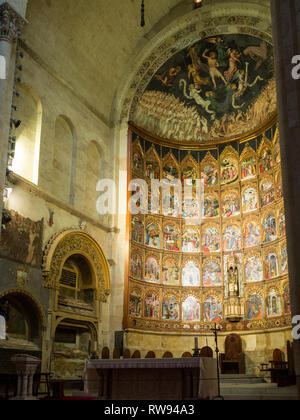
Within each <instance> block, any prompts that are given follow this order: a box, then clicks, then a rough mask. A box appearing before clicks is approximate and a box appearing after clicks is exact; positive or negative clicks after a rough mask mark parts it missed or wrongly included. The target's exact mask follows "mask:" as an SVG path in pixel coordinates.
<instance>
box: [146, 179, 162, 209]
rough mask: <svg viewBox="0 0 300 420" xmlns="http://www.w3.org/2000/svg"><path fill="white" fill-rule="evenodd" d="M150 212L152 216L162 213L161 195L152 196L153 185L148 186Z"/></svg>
mask: <svg viewBox="0 0 300 420" xmlns="http://www.w3.org/2000/svg"><path fill="white" fill-rule="evenodd" d="M148 211H149V212H150V213H151V214H159V213H160V194H152V190H151V185H148Z"/></svg>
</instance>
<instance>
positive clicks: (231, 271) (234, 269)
mask: <svg viewBox="0 0 300 420" xmlns="http://www.w3.org/2000/svg"><path fill="white" fill-rule="evenodd" d="M227 267H228V269H227V275H228V291H229V295H230V296H239V295H240V287H239V271H238V266H237V261H236V258H235V257H233V256H232V258H230V260H229V261H228V266H227Z"/></svg>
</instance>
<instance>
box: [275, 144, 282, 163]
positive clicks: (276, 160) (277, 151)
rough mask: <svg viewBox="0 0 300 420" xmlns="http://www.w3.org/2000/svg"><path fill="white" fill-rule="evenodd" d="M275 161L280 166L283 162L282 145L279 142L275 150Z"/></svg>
mask: <svg viewBox="0 0 300 420" xmlns="http://www.w3.org/2000/svg"><path fill="white" fill-rule="evenodd" d="M274 161H275V164H276V165H278V164H279V163H280V162H281V156H280V145H279V143H278V142H277V143H276V144H275V148H274Z"/></svg>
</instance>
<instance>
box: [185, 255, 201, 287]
mask: <svg viewBox="0 0 300 420" xmlns="http://www.w3.org/2000/svg"><path fill="white" fill-rule="evenodd" d="M181 281H182V286H190V287H195V286H200V270H199V267H198V266H197V265H196V264H195V263H194V262H193V261H189V262H188V263H186V264H185V265H184V266H183V268H182V280H181Z"/></svg>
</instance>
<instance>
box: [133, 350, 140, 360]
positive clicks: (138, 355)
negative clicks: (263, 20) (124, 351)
mask: <svg viewBox="0 0 300 420" xmlns="http://www.w3.org/2000/svg"><path fill="white" fill-rule="evenodd" d="M131 358H132V359H140V358H141V352H140V351H139V350H136V351H135V352H134V353H133V355H132V356H131Z"/></svg>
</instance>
